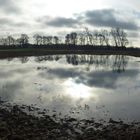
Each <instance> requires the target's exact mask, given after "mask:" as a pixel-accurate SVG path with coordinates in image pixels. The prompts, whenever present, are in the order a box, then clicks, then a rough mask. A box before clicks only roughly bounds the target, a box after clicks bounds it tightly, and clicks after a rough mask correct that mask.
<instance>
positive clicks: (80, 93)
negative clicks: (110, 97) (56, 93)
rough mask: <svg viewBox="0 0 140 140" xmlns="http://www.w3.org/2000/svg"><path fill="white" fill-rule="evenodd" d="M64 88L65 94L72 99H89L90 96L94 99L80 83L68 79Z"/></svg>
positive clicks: (88, 89) (86, 87) (89, 90)
mask: <svg viewBox="0 0 140 140" xmlns="http://www.w3.org/2000/svg"><path fill="white" fill-rule="evenodd" d="M64 86H65V89H66V94H68V95H69V96H71V97H72V98H74V99H89V98H91V96H92V97H93V96H94V97H95V98H96V96H95V95H94V94H91V89H90V88H89V87H88V86H85V85H84V84H82V83H80V84H78V83H75V82H74V80H72V79H68V80H67V81H66V82H65V83H64ZM92 90H93V89H92Z"/></svg>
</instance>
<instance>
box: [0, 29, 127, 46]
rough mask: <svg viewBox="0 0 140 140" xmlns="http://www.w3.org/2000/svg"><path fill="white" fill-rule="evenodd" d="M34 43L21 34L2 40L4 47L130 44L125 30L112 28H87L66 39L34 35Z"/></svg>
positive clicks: (0, 40) (67, 35)
mask: <svg viewBox="0 0 140 140" xmlns="http://www.w3.org/2000/svg"><path fill="white" fill-rule="evenodd" d="M33 40H34V41H33V43H30V38H29V36H28V35H27V34H21V35H20V37H18V38H14V37H13V36H11V35H9V36H7V37H6V38H0V44H1V45H2V46H19V45H20V46H28V45H30V44H33V45H38V46H41V45H58V44H64V45H73V46H74V45H81V46H85V45H92V46H114V47H126V46H127V45H128V44H129V41H128V39H127V34H126V32H124V30H123V29H120V28H112V29H111V30H110V31H109V30H100V31H93V32H91V31H89V30H88V28H85V30H84V31H83V32H71V33H69V34H66V35H65V37H64V39H61V38H60V37H59V36H44V35H40V34H35V35H33Z"/></svg>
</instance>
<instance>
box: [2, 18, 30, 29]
mask: <svg viewBox="0 0 140 140" xmlns="http://www.w3.org/2000/svg"><path fill="white" fill-rule="evenodd" d="M0 26H10V27H11V26H12V27H26V26H29V24H27V23H25V22H16V21H13V20H12V19H10V18H0Z"/></svg>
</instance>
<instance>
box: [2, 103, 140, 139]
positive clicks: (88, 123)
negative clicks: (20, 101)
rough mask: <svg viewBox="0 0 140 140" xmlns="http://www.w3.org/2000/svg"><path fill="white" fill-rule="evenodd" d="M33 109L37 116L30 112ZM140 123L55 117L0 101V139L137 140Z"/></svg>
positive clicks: (28, 107)
mask: <svg viewBox="0 0 140 140" xmlns="http://www.w3.org/2000/svg"><path fill="white" fill-rule="evenodd" d="M35 111H37V112H38V114H40V115H39V116H35V115H31V114H33V112H35ZM139 139H140V123H139V122H132V123H131V124H126V123H124V122H123V121H121V120H120V121H115V120H113V119H111V118H110V120H109V121H108V122H104V121H101V122H96V121H95V120H94V119H91V120H77V119H76V118H71V117H70V116H68V117H66V118H60V119H58V118H56V116H55V114H54V115H53V116H49V115H48V114H47V112H46V111H45V110H44V111H40V110H39V109H38V108H35V107H33V106H26V105H21V106H19V105H16V104H14V105H12V104H10V103H7V102H3V101H0V140H139Z"/></svg>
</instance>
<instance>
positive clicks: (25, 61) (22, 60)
mask: <svg viewBox="0 0 140 140" xmlns="http://www.w3.org/2000/svg"><path fill="white" fill-rule="evenodd" d="M19 60H20V61H21V63H27V62H28V61H29V58H28V57H26V56H25V57H19Z"/></svg>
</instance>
